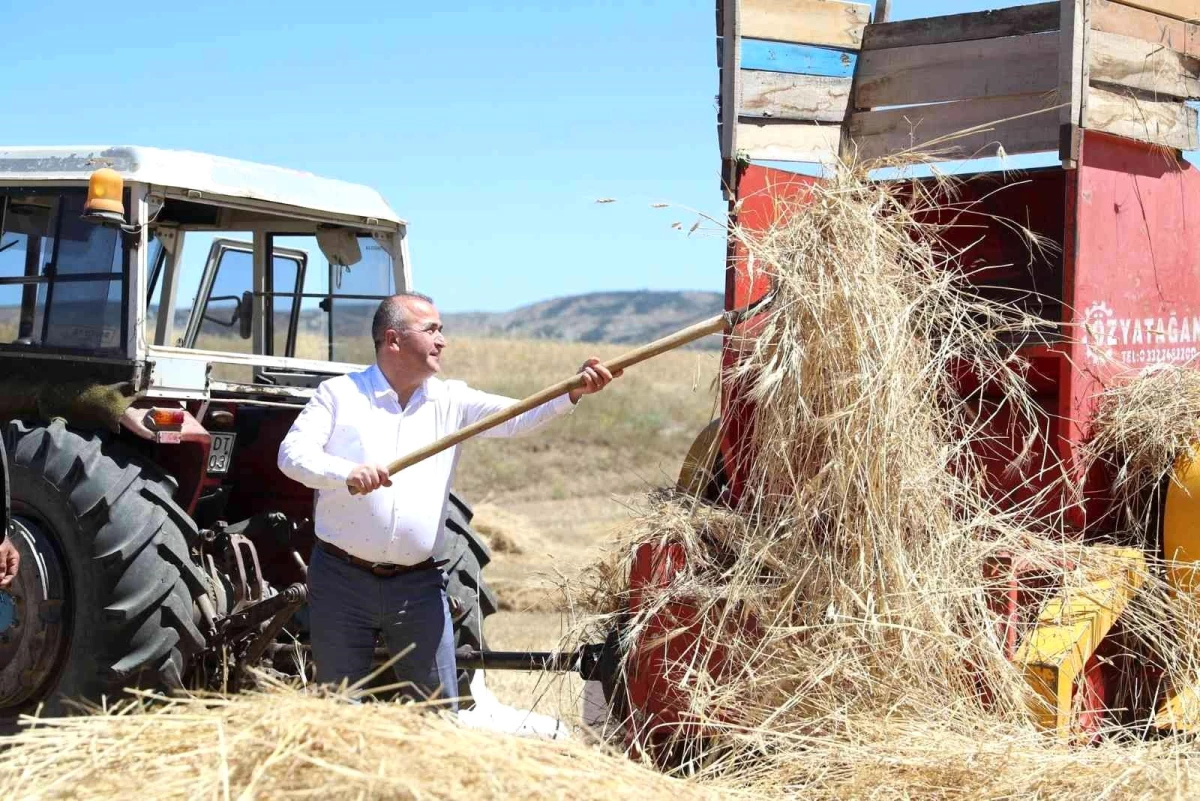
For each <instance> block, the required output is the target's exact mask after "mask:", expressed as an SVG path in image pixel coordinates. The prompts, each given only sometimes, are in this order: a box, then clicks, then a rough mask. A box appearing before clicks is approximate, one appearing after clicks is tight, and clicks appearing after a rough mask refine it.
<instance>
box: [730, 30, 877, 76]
mask: <svg viewBox="0 0 1200 801" xmlns="http://www.w3.org/2000/svg"><path fill="white" fill-rule="evenodd" d="M855 58H856V57H855V55H854V54H853V53H847V52H845V51H844V50H830V49H828V48H825V47H813V46H811V45H798V44H785V43H782V42H767V41H764V40H762V39H742V69H747V70H767V71H768V72H793V73H797V72H798V73H802V74H804V75H824V76H828V77H830V78H850V77H852V76H853V75H854V60H855Z"/></svg>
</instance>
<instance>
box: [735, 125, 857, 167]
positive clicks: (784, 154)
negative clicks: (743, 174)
mask: <svg viewBox="0 0 1200 801" xmlns="http://www.w3.org/2000/svg"><path fill="white" fill-rule="evenodd" d="M737 137H738V150H739V151H740V152H742V153H744V154H746V156H747V157H748V158H750V159H751V160H752V161H806V162H813V163H828V162H831V161H833V160H834V159H836V158H837V154H838V143H839V142H840V141H841V126H838V125H817V124H813V123H802V122H771V123H764V122H754V121H745V122H741V123H739V124H738V133H737Z"/></svg>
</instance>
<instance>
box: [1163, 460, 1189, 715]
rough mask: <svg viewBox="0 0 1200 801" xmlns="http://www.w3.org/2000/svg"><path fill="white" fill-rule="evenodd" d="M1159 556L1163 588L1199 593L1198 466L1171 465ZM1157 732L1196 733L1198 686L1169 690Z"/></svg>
mask: <svg viewBox="0 0 1200 801" xmlns="http://www.w3.org/2000/svg"><path fill="white" fill-rule="evenodd" d="M1162 535H1163V556H1164V557H1165V558H1166V560H1167V584H1168V585H1170V587H1171V590H1172V592H1174V593H1176V594H1181V593H1189V594H1192V595H1195V594H1196V593H1197V592H1200V465H1197V464H1196V463H1195V462H1193V461H1191V460H1190V459H1186V458H1184V459H1180V460H1179V461H1178V462H1176V463H1175V474H1174V480H1173V481H1171V482H1170V483H1169V484H1168V485H1167V495H1166V499H1165V502H1164V504H1163V528H1162ZM1154 725H1155V726H1156V727H1157V728H1159V729H1173V730H1175V731H1200V686H1197V685H1196V684H1192V685H1189V686H1186V687H1181V688H1178V689H1177V690H1173V691H1172V692H1170V693H1169V694H1168V696H1167V700H1166V701H1164V702H1163V704H1162V706H1160V707H1159V708H1158V712H1157V713H1156V714H1155V716H1154Z"/></svg>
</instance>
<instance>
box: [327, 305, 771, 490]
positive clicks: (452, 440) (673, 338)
mask: <svg viewBox="0 0 1200 801" xmlns="http://www.w3.org/2000/svg"><path fill="white" fill-rule="evenodd" d="M775 291H776V290H775V289H774V288H772V289H771V290H770V291H769V292H767V293H766V294H765V295H763V296H762V297H761V298H759V299H758V300H756V301H754V302H753V303H751V304H750V305H749V306H745V307H743V308H741V309H731V310H730V311H727V312H723V313H721V314H718V315H716V316H715V317H711V318H709V319H707V320H704V321H703V322H699V323H696V324H695V325H690V326H688V327H687V328H683V329H680V330H679V331H676V332H675V333H673V334H668V335H667V336H665V337H663V338H662V339H656V340H655V341H653V342H651V343H650V344H648V345H642V346H641V347H640V348H636V349H634V350H631V351H629V352H628V353H623V354H621V355H620V356H618V357H616V358H615V359H610V360H609V361H607V362H604V363H603V364H604V366H605V367H607V368H608V370H609V372H611V373H613V374H614V375H615V374H616V373H618V372H620V371H621V370H624V369H625V368H627V367H632V366H633V365H635V364H639V363H641V362H644V361H646V360H647V359H652V358H654V357H655V356H658V355H659V354H662V353H666V352H667V351H669V350H675V349H676V348H679V347H682V346H683V345H686V344H688V343H689V342H695V341H696V340H697V339H700V338H701V337H705V336H708V335H709V334H716V333H718V332H722V331H732V330H733V328H734V326H737V325H739V324H741V323H744V322H746V321H747V320H749V319H750V318H751V317H754V316H755V315H757V314H760V313H762V312H763V311H764V310H765V309H766V308H767V306H769V305H770V304H771V302H772V301H774V300H775ZM583 385H584V379H583V374H582V373H577V374H575V375H573V376H571V377H570V378H567V379H563V380H562V381H559V382H558V383H557V384H554V385H553V386H549V387H546V388H545V389H543V390H542V391H541V392H537V393H535V394H533V395H530V396H529V397H528V398H525V399H523V400H520V401H517V402H516V403H514V404H513V405H512V406H509V407H507V408H505V409H501V410H500V411H498V412H494V413H492V414H489V415H488V416H487V417H485V418H483V419H482V420H477V421H475V422H474V423H472V424H471V425H469V426H464V427H462V428H460V429H459V430H458V431H455V432H454V433H453V434H450V435H449V436H446V437H442V438H441V439H439V440H438V441H437V442H433V443H430V444H429V445H426V446H425V447H423V448H418V449H417V450H415V451H413V452H412V453H410V454H407V455H406V456H402V457H400V458H399V459H397V460H395V461H394V462H392V463H391V464H389V465H388V466H387V470H388V475H392V476H394V475H395V474H396V473H399V472H400V471H401V470H403V469H404V468H406V467H412V466H413V465H414V464H416V463H418V462H422V461H424V460H425V459H428V458H429V457H430V456H434V455H435V454H438V453H441V452H442V451H444V450H446V449H447V448H453V447H454V446H455V445H458V444H459V443H460V442H465V441H466V440H468V439H470V438H471V437H474V436H475V435H477V434H482V433H483V432H484V431H487V430H488V429H491V428H495V427H496V426H498V425H500V424H502V423H507V422H508V421H509V420H511V419H513V418H514V417H516V416H518V415H521V414H524V413H525V412H527V411H529V410H530V409H536V408H537V407H538V406H541V405H542V404H543V403H546V402H548V401H552V400H554V399H555V398H557V397H558V396H559V395H565V394H567V393H568V392H570V391H571V390H573V389H578V388H579V387H582V386H583ZM350 494H351V495H357V494H358V491H357V490H355V489H353V488H350Z"/></svg>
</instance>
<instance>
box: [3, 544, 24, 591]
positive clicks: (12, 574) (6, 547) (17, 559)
mask: <svg viewBox="0 0 1200 801" xmlns="http://www.w3.org/2000/svg"><path fill="white" fill-rule="evenodd" d="M20 566H21V552H20V551H18V550H17V546H15V545H13V543H12V540H10V539H6V540H5V541H4V542H0V589H3V588H6V587H8V585H10V584H12V583H13V579H15V578H16V577H17V568H19V567H20Z"/></svg>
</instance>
